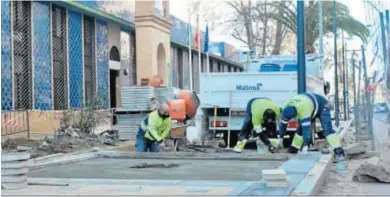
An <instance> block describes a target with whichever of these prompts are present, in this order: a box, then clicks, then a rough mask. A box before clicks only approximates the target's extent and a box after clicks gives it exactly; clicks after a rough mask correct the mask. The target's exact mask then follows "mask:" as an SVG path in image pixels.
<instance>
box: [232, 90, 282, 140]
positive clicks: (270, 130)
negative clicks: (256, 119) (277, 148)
mask: <svg viewBox="0 0 390 197" xmlns="http://www.w3.org/2000/svg"><path fill="white" fill-rule="evenodd" d="M256 99H258V98H253V99H251V100H249V102H248V104H247V106H246V114H245V118H244V121H243V124H242V128H241V131H240V133H239V134H238V140H239V141H242V140H244V139H248V138H249V135H250V134H251V132H252V130H253V123H252V112H251V106H252V103H253V101H255V100H256ZM261 126H262V127H263V128H266V131H264V132H262V133H261V134H260V139H261V141H263V143H264V144H266V145H269V144H270V142H269V140H268V139H266V138H277V133H276V124H275V123H271V124H265V123H264V124H262V125H261Z"/></svg>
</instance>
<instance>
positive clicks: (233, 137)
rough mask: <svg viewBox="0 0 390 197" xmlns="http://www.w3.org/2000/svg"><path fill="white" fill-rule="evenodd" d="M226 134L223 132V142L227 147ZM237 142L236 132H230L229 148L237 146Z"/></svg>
mask: <svg viewBox="0 0 390 197" xmlns="http://www.w3.org/2000/svg"><path fill="white" fill-rule="evenodd" d="M227 139H228V132H227V131H226V132H223V140H224V142H225V144H226V146H227V144H228V140H227ZM237 141H238V132H236V131H230V148H233V147H234V146H236V144H237Z"/></svg>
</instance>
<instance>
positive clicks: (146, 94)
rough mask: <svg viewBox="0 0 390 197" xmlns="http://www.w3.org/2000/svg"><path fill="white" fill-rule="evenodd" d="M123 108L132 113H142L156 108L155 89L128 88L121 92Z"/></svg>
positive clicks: (143, 87)
mask: <svg viewBox="0 0 390 197" xmlns="http://www.w3.org/2000/svg"><path fill="white" fill-rule="evenodd" d="M121 100H122V108H123V109H126V110H131V111H142V110H149V109H151V108H155V107H156V106H153V104H154V102H153V100H154V88H153V87H150V86H126V87H122V92H121Z"/></svg>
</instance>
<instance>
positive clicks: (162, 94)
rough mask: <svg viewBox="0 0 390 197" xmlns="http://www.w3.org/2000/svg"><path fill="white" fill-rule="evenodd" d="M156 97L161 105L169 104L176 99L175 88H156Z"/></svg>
mask: <svg viewBox="0 0 390 197" xmlns="http://www.w3.org/2000/svg"><path fill="white" fill-rule="evenodd" d="M154 95H155V96H156V100H157V102H158V103H159V104H162V103H167V102H168V100H170V99H173V98H175V95H174V93H173V88H166V87H164V88H155V89H154Z"/></svg>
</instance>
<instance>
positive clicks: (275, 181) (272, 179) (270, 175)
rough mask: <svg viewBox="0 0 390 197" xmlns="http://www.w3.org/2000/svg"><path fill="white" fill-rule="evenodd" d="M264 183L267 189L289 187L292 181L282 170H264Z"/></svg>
mask: <svg viewBox="0 0 390 197" xmlns="http://www.w3.org/2000/svg"><path fill="white" fill-rule="evenodd" d="M262 176H263V181H264V182H265V184H266V186H267V187H288V186H289V185H290V181H289V180H288V177H287V175H286V172H285V171H284V170H282V169H274V170H262Z"/></svg>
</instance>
